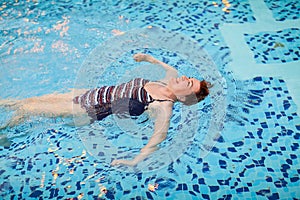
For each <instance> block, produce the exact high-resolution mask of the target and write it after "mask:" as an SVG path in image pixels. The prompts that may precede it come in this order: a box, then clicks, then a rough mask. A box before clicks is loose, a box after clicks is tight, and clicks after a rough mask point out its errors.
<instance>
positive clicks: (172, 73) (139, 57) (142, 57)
mask: <svg viewBox="0 0 300 200" xmlns="http://www.w3.org/2000/svg"><path fill="white" fill-rule="evenodd" d="M133 59H134V60H135V61H136V62H142V61H146V62H149V63H152V64H155V65H160V66H161V67H163V68H164V69H165V70H166V77H165V78H164V79H167V80H168V79H170V78H173V77H175V78H176V77H178V72H177V70H176V69H175V68H174V67H172V66H170V65H168V64H166V63H164V62H162V61H160V60H157V59H155V58H154V57H152V56H150V55H148V54H142V53H138V54H135V55H134V56H133Z"/></svg>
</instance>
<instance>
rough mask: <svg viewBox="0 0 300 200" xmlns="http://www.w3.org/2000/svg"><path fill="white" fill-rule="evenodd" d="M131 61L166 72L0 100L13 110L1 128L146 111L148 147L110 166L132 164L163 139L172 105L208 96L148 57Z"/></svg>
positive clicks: (200, 85)
mask: <svg viewBox="0 0 300 200" xmlns="http://www.w3.org/2000/svg"><path fill="white" fill-rule="evenodd" d="M133 58H134V60H135V61H137V62H142V61H146V62H150V63H152V64H157V65H160V66H161V67H163V68H164V69H165V71H166V76H165V78H164V79H162V80H160V81H155V82H152V81H149V80H145V79H141V78H136V79H133V80H132V81H130V82H128V83H123V84H120V85H117V86H103V87H101V88H96V89H92V90H73V91H71V92H69V93H65V94H49V95H44V96H41V97H32V98H28V99H24V100H14V101H8V100H3V101H0V104H1V105H2V106H5V107H9V108H11V109H14V110H16V114H15V115H14V117H13V118H12V119H11V120H10V121H9V122H8V124H7V125H6V126H4V127H3V128H5V127H12V126H15V125H17V124H19V123H21V122H23V121H24V119H26V116H29V115H42V116H46V117H68V116H75V119H80V120H78V123H79V122H81V124H86V123H90V122H91V121H95V120H101V119H103V118H105V117H106V116H108V115H110V114H129V115H131V116H137V115H140V114H142V113H143V112H144V111H145V110H149V111H150V113H151V115H152V116H153V117H154V120H155V126H154V133H153V135H152V136H151V138H150V140H149V142H148V144H147V145H145V146H144V147H143V148H142V149H141V151H140V154H139V155H137V156H136V157H135V158H134V159H133V160H114V161H113V162H112V163H111V164H112V165H129V166H134V165H136V164H137V163H139V162H140V161H142V160H144V159H145V158H146V157H147V156H148V155H149V154H151V153H152V152H154V151H155V150H156V149H157V148H158V145H159V144H160V143H161V142H162V141H164V140H165V139H166V136H167V132H168V129H169V124H170V118H171V116H172V107H173V104H174V102H176V101H179V102H182V103H183V104H185V105H192V104H195V103H197V102H199V101H201V100H203V99H204V98H205V97H206V96H207V95H208V94H209V90H208V88H209V87H210V84H209V83H208V82H206V81H199V80H197V79H195V78H188V77H186V76H182V77H178V73H177V70H176V69H175V68H173V67H171V66H169V65H167V64H166V63H163V62H161V61H159V60H157V59H155V58H153V57H152V56H150V55H147V54H135V55H134V56H133ZM72 102H73V104H72ZM78 123H76V124H78Z"/></svg>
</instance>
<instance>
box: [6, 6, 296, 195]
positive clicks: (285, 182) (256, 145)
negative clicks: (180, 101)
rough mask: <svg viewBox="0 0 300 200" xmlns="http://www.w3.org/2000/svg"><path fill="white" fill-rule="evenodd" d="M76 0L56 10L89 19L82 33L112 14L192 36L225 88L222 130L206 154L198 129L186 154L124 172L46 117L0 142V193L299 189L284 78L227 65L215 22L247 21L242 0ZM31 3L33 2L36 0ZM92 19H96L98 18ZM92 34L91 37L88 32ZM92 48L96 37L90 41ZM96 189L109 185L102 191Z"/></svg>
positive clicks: (291, 105) (203, 192)
mask: <svg viewBox="0 0 300 200" xmlns="http://www.w3.org/2000/svg"><path fill="white" fill-rule="evenodd" d="M81 3H82V1H80V2H75V1H74V3H73V4H72V5H69V4H67V5H65V3H64V5H63V6H61V7H59V9H58V10H59V11H60V12H59V13H64V14H66V15H72V12H74V13H75V14H78V10H80V11H83V12H84V13H85V15H86V16H88V17H86V18H84V20H83V19H80V20H81V21H80V22H82V23H83V24H91V25H92V27H88V28H86V27H84V26H83V27H82V29H83V30H86V31H87V32H90V29H91V28H94V27H97V26H102V25H103V24H105V25H106V27H105V30H109V27H110V26H112V23H115V24H113V27H112V28H115V27H117V26H119V28H121V29H123V30H127V29H132V28H134V27H144V26H148V25H153V24H154V25H158V26H160V27H165V28H167V29H169V30H173V31H178V32H182V33H184V34H186V35H188V36H190V37H191V38H194V39H195V40H197V41H198V43H199V45H201V46H204V47H205V48H206V49H207V51H208V52H209V53H211V55H212V56H213V57H216V58H217V59H216V60H215V62H216V64H217V65H218V66H219V68H220V71H221V73H222V75H223V76H224V78H225V79H226V81H227V88H228V89H227V90H228V94H227V99H228V104H229V105H228V107H227V117H226V123H225V126H224V130H223V132H222V133H221V134H222V137H220V138H219V140H218V143H217V144H216V145H215V147H214V148H213V150H212V151H211V153H209V154H208V155H207V156H206V157H200V156H199V154H200V152H201V146H202V145H203V144H202V143H201V142H202V141H199V140H198V138H197V136H196V137H195V138H194V141H193V143H192V144H191V145H190V148H188V149H187V151H186V153H185V154H184V155H183V156H182V157H180V158H179V159H177V160H176V161H175V162H173V163H172V164H170V165H168V166H167V167H165V168H163V169H161V170H159V171H154V172H145V173H144V172H140V173H124V172H121V171H119V170H115V169H114V168H111V167H110V166H108V165H106V164H105V163H103V162H100V161H99V160H97V159H95V158H94V157H93V156H91V155H90V154H89V153H88V152H87V151H86V148H85V147H84V146H83V144H82V142H81V140H80V138H79V137H78V136H77V135H76V133H75V129H73V128H70V127H64V126H60V125H57V126H56V125H55V124H51V126H47V127H51V128H49V129H47V130H46V131H45V130H42V131H41V130H35V131H31V134H30V135H29V136H26V137H25V136H23V137H20V138H15V139H13V142H14V143H13V144H12V145H11V147H9V148H5V147H0V162H1V169H0V180H1V181H0V198H2V199H69V198H70V199H71V198H73V199H199V198H200V199H257V198H267V199H293V198H294V199H297V198H299V196H300V193H299V190H298V188H299V182H300V180H299V174H300V163H299V139H300V121H299V117H298V116H297V114H296V106H295V105H294V103H293V99H292V98H291V97H290V96H289V92H288V89H287V87H286V84H285V82H284V80H282V79H280V78H277V77H256V78H254V79H253V80H249V81H239V80H235V79H233V77H232V74H231V72H229V71H227V70H226V68H227V65H228V63H229V62H230V56H229V55H230V51H229V48H228V47H227V46H226V44H225V43H224V41H223V40H222V35H221V34H220V31H219V25H220V24H222V23H224V22H232V23H246V22H255V18H254V17H253V16H252V12H251V8H250V6H249V4H248V2H247V1H243V0H241V1H235V2H233V3H231V7H230V8H229V10H230V12H225V11H223V10H222V9H223V8H224V5H223V4H222V3H221V2H218V3H217V4H213V3H212V2H209V1H207V2H202V3H189V2H187V1H172V2H169V1H168V2H158V1H156V2H155V3H145V2H142V3H141V2H136V3H132V1H128V2H126V1H118V2H114V3H109V2H107V3H106V4H105V5H104V4H103V3H100V4H97V2H92V1H84V2H83V3H82V4H83V5H82V6H81ZM105 6H107V8H106V7H105ZM30 8H31V9H33V10H34V8H35V6H34V5H33V6H30ZM54 8H55V7H54ZM94 8H99V9H94ZM104 8H106V9H104ZM111 8H114V9H111ZM102 9H103V10H109V11H110V12H111V13H112V14H114V15H115V18H111V16H112V15H109V18H108V19H106V18H101V17H102V15H100V16H101V17H100V16H99V15H97V13H98V11H99V10H102ZM281 9H283V8H282V7H281ZM61 11H63V12H61ZM56 12H57V10H56V9H53V10H51V12H50V14H49V13H47V14H46V15H43V16H44V17H45V18H43V21H45V20H46V19H47V18H46V17H51V16H52V15H53V16H54V15H55V14H53V13H56ZM37 13H39V12H37ZM41 13H42V12H41ZM127 13H128V15H127ZM125 14H126V15H127V16H125V18H126V17H127V19H130V21H131V22H130V23H129V24H121V25H120V24H118V23H119V21H113V19H115V20H119V19H118V16H121V15H125ZM78 16H79V15H78ZM72 17H73V18H75V19H77V18H76V16H72ZM72 17H71V18H70V19H72ZM97 18H99V19H100V18H101V20H102V21H103V23H100V22H99V24H98V21H97ZM105 20H107V21H105ZM71 21H72V20H71ZM95 21H96V22H95ZM32 24H34V23H32ZM74 24H75V23H74ZM74 24H72V23H71V24H70V26H71V31H70V35H68V37H67V40H71V41H72V42H73V41H74V45H78V46H76V47H77V48H76V49H78V51H81V53H82V54H84V53H83V52H85V51H86V49H84V48H82V47H80V45H82V44H78V43H77V42H78V41H80V39H79V40H78V39H76V40H75V39H74V38H78V37H79V38H80V36H78V34H77V32H76V31H74V30H73V31H74V32H72V27H74V26H75V25H74ZM75 33H76V34H75ZM14 34H15V33H14ZM106 34H107V35H108V34H109V32H108V31H107V32H106ZM95 35H97V34H96V33H95ZM97 36H98V35H97ZM59 39H60V40H63V39H64V38H59ZM92 41H99V39H95V38H93V40H92ZM15 42H16V43H18V41H15ZM91 47H95V46H92V44H91ZM166 61H168V60H166ZM49 78H50V77H49ZM66 78H68V77H66ZM72 78H73V77H71V78H70V79H72ZM57 82H58V83H59V81H57ZM0 89H1V88H0ZM208 111H209V110H208ZM27 125H28V127H26V126H27ZM48 125H49V124H48ZM30 127H31V128H32V124H30V123H29V124H25V125H23V126H21V127H17V128H16V129H14V130H11V131H13V132H14V133H13V134H14V135H15V136H20V133H23V132H24V129H27V130H32V129H30ZM44 128H45V127H44ZM90 134H93V133H92V132H91V133H90ZM154 183H158V184H159V185H158V189H157V190H156V191H154V192H150V191H149V190H148V185H149V184H154ZM104 189H107V192H106V193H105V192H104V191H105V190H104Z"/></svg>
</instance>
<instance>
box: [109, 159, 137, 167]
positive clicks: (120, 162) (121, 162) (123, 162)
mask: <svg viewBox="0 0 300 200" xmlns="http://www.w3.org/2000/svg"><path fill="white" fill-rule="evenodd" d="M111 165H112V166H116V165H127V166H134V165H136V163H135V162H134V161H133V160H113V161H112V162H111Z"/></svg>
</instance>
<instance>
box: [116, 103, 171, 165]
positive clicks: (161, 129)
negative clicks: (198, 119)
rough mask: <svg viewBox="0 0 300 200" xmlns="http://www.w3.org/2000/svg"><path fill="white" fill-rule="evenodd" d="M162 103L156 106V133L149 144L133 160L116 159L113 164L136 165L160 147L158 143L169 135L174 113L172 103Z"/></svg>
mask: <svg viewBox="0 0 300 200" xmlns="http://www.w3.org/2000/svg"><path fill="white" fill-rule="evenodd" d="M160 104H162V105H160V106H157V108H155V114H154V117H155V126H154V133H153V135H152V136H151V138H150V139H149V142H148V144H147V145H145V146H144V147H143V148H142V149H141V151H140V153H139V154H138V155H137V156H136V157H135V158H134V159H133V160H114V161H113V162H112V163H111V165H128V166H134V165H136V164H138V163H139V162H141V161H143V160H144V159H145V158H147V157H148V156H149V155H150V154H151V153H153V152H154V151H156V150H157V149H158V145H159V144H160V143H161V142H163V141H164V140H165V139H166V137H167V133H168V129H169V126H170V118H171V115H172V105H171V104H172V103H169V102H165V103H160Z"/></svg>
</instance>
